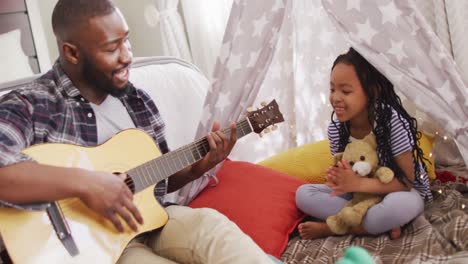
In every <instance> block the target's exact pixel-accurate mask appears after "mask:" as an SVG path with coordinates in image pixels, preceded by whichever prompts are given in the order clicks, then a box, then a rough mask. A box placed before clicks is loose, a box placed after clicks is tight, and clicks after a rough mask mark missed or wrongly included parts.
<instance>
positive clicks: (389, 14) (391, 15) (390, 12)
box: [379, 1, 402, 25]
mask: <svg viewBox="0 0 468 264" xmlns="http://www.w3.org/2000/svg"><path fill="white" fill-rule="evenodd" d="M379 9H380V11H381V12H382V24H385V23H386V22H390V23H392V24H394V25H396V23H397V18H399V17H400V16H401V14H402V12H401V11H400V10H399V9H398V8H397V7H396V6H395V3H393V1H390V2H389V3H388V5H385V6H379Z"/></svg>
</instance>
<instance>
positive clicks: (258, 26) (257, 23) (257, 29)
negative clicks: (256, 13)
mask: <svg viewBox="0 0 468 264" xmlns="http://www.w3.org/2000/svg"><path fill="white" fill-rule="evenodd" d="M253 23H254V32H253V34H252V36H254V37H255V36H257V35H259V36H260V35H261V34H262V31H263V28H265V26H266V24H267V23H268V20H267V19H266V15H265V13H264V14H263V15H262V17H261V18H259V19H257V20H254V21H253Z"/></svg>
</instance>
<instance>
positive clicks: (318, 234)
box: [297, 222, 333, 239]
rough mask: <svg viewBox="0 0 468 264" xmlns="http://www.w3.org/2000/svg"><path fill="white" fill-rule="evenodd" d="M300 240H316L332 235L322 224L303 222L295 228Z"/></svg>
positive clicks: (324, 224) (325, 225) (326, 226)
mask: <svg viewBox="0 0 468 264" xmlns="http://www.w3.org/2000/svg"><path fill="white" fill-rule="evenodd" d="M297 229H298V230H299V235H300V236H301V238H302V239H316V238H323V237H328V236H332V235H333V233H332V231H331V230H330V228H329V227H328V225H327V224H326V223H324V222H304V223H302V224H299V226H298V227H297Z"/></svg>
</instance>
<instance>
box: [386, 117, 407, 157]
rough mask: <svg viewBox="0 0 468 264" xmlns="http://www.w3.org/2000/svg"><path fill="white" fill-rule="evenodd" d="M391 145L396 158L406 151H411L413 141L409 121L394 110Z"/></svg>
mask: <svg viewBox="0 0 468 264" xmlns="http://www.w3.org/2000/svg"><path fill="white" fill-rule="evenodd" d="M391 128H392V129H391V135H390V144H391V146H392V154H393V156H394V157H396V156H398V155H400V154H402V153H403V152H406V151H411V149H412V146H413V139H412V137H411V134H410V126H409V123H408V121H406V120H405V119H403V117H401V116H400V115H399V114H398V113H397V112H396V111H395V110H392V119H391Z"/></svg>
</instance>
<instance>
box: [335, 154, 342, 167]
mask: <svg viewBox="0 0 468 264" xmlns="http://www.w3.org/2000/svg"><path fill="white" fill-rule="evenodd" d="M342 159H343V152H338V153H336V154H335V156H334V165H337V164H338V161H340V160H342Z"/></svg>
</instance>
